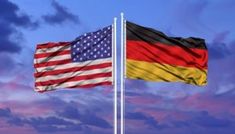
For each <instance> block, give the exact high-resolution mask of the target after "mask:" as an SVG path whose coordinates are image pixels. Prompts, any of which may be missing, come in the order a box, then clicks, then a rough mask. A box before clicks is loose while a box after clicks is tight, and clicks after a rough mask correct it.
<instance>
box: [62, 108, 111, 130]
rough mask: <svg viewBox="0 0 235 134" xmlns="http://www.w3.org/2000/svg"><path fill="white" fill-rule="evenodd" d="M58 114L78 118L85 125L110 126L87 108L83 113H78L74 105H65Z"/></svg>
mask: <svg viewBox="0 0 235 134" xmlns="http://www.w3.org/2000/svg"><path fill="white" fill-rule="evenodd" d="M59 115H60V116H61V117H65V118H68V119H78V120H79V121H81V122H82V123H83V124H86V125H91V126H96V127H100V128H111V127H112V126H111V125H110V124H109V123H108V122H107V121H106V120H104V119H102V118H100V117H98V116H96V115H95V114H94V112H91V111H88V110H87V111H86V112H85V113H80V112H79V111H78V109H76V108H74V107H67V108H65V110H64V111H63V112H60V113H59Z"/></svg>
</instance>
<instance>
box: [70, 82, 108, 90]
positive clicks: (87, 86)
mask: <svg viewBox="0 0 235 134" xmlns="http://www.w3.org/2000/svg"><path fill="white" fill-rule="evenodd" d="M102 85H112V82H110V81H105V82H100V83H96V84H87V85H81V86H73V87H68V88H92V87H96V86H102Z"/></svg>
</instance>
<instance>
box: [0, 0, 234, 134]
mask: <svg viewBox="0 0 235 134" xmlns="http://www.w3.org/2000/svg"><path fill="white" fill-rule="evenodd" d="M120 12H124V14H125V18H126V19H127V20H129V21H132V22H135V23H137V24H140V25H144V26H148V27H152V28H155V29H157V30H160V31H162V32H164V33H166V34H167V35H169V36H180V37H189V36H195V37H200V38H204V39H206V42H207V46H208V51H209V68H208V72H209V73H208V85H207V86H204V87H196V86H193V85H187V84H183V83H164V82H161V83H152V82H144V81H136V80H126V89H125V102H126V103H125V121H126V123H125V132H126V134H146V133H148V134H156V133H158V134H172V133H174V134H182V133H188V134H194V133H195V134H211V133H213V134H233V133H234V131H235V99H234V98H235V71H234V66H235V54H234V52H233V50H234V49H235V38H234V37H235V26H234V24H235V14H234V12H235V1H234V0H200V1H198V0H174V1H173V0H167V1H166V0H148V1H146V0H136V1H134V0H128V1H127V0H126V1H124V0H119V1H111V0H0V61H1V62H0V91H1V92H0V133H9V134H49V133H50V134H51V133H53V134H75V133H76V134H77V133H79V134H88V133H89V134H110V133H112V132H113V89H112V87H97V88H93V89H89V90H84V89H73V90H71V89H61V90H56V91H52V92H48V93H43V94H40V93H36V92H34V91H33V88H34V86H33V85H34V78H33V71H34V70H33V54H34V51H35V47H36V44H38V43H45V42H49V41H51V42H58V41H71V40H73V39H75V38H76V37H77V36H79V35H81V34H83V33H86V32H91V31H95V30H98V29H99V28H102V27H104V26H107V25H110V24H111V23H112V21H113V17H115V16H116V17H118V34H119V33H120ZM118 39H120V36H119V35H118ZM119 43H120V41H118V52H120V44H119ZM119 54H120V53H119Z"/></svg>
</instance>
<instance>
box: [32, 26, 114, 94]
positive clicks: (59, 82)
mask: <svg viewBox="0 0 235 134" xmlns="http://www.w3.org/2000/svg"><path fill="white" fill-rule="evenodd" d="M34 68H35V73H34V76H35V91H38V92H44V91H49V90H53V89H57V88H90V87H94V86H98V85H111V84H112V81H113V80H112V28H111V26H108V27H105V28H103V29H100V30H98V31H96V32H91V33H86V34H84V35H82V36H80V37H78V38H77V39H76V40H75V41H74V42H59V43H52V42H49V43H46V44H39V45H37V48H36V52H35V55H34Z"/></svg>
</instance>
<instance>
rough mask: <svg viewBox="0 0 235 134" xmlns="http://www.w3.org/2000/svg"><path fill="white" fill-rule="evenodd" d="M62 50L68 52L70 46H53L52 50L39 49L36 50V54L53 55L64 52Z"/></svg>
mask: <svg viewBox="0 0 235 134" xmlns="http://www.w3.org/2000/svg"><path fill="white" fill-rule="evenodd" d="M64 50H70V45H65V46H55V47H52V48H39V49H36V54H41V53H53V52H57V51H64Z"/></svg>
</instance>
